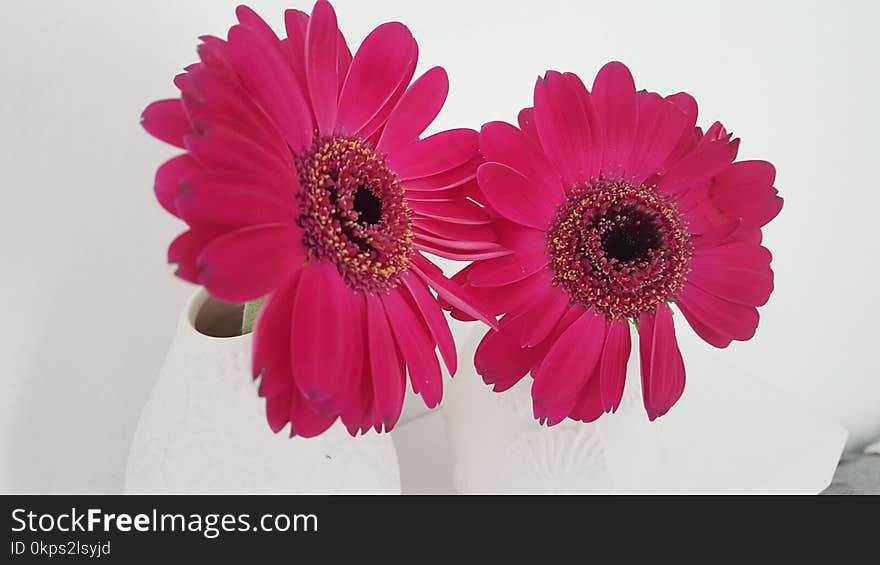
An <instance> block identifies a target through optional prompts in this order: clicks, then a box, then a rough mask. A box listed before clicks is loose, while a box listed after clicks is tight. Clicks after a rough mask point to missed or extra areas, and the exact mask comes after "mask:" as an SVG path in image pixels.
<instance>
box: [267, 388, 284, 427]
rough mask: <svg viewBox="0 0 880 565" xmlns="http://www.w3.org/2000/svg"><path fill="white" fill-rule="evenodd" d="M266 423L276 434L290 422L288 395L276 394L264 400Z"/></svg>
mask: <svg viewBox="0 0 880 565" xmlns="http://www.w3.org/2000/svg"><path fill="white" fill-rule="evenodd" d="M266 421H267V422H269V427H270V428H271V429H272V431H273V432H275V433H276V434H277V433H278V432H280V431H281V430H282V429H283V428H284V426H286V425H287V422H288V421H290V395H289V394H278V395H276V396H273V397H271V398H267V399H266Z"/></svg>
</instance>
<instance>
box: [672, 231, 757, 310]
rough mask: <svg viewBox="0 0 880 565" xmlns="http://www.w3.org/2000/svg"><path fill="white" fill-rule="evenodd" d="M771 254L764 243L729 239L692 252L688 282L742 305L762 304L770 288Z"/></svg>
mask: <svg viewBox="0 0 880 565" xmlns="http://www.w3.org/2000/svg"><path fill="white" fill-rule="evenodd" d="M771 259H772V256H771V255H770V252H769V251H768V250H767V249H765V248H764V247H761V246H758V245H751V244H746V243H733V244H728V245H722V246H720V247H715V248H712V249H709V250H706V251H704V252H701V253H698V254H696V255H695V256H694V257H693V259H691V262H690V268H691V272H690V274H689V275H688V283H690V284H693V285H696V286H698V287H700V288H701V289H702V290H705V291H706V292H707V293H709V294H712V295H714V296H717V297H719V298H723V299H725V300H728V301H730V302H736V303H738V304H743V305H746V306H763V305H764V304H766V303H767V301H768V300H769V299H770V294H771V293H772V292H773V271H772V270H771V269H770V261H771Z"/></svg>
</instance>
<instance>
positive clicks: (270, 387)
mask: <svg viewBox="0 0 880 565" xmlns="http://www.w3.org/2000/svg"><path fill="white" fill-rule="evenodd" d="M295 289H296V284H295V282H294V283H293V284H290V285H288V286H286V287H282V288H280V289H279V290H277V291H275V292H273V293H272V294H271V295H269V298H268V299H267V300H266V302H265V303H264V304H263V306H262V307H261V308H260V313H259V314H258V315H257V321H256V324H254V345H253V358H252V364H251V366H252V370H253V376H254V378H255V379H256V378H258V377H259V378H260V396H262V397H265V398H271V397H273V396H275V395H277V394H289V393H290V390H291V389H293V388H294V387H295V385H294V382H293V373H291V370H290V319H291V316H292V314H293V297H294V292H295Z"/></svg>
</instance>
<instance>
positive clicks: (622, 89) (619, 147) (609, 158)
mask: <svg viewBox="0 0 880 565" xmlns="http://www.w3.org/2000/svg"><path fill="white" fill-rule="evenodd" d="M593 103H594V104H595V105H596V112H597V113H598V115H599V119H600V120H601V122H602V132H603V140H604V157H603V159H602V172H603V173H605V174H606V175H607V176H611V177H620V176H622V175H623V174H624V171H625V170H626V165H627V162H628V160H629V157H630V154H631V153H632V148H633V143H634V141H635V136H636V124H637V123H638V103H637V100H636V86H635V83H634V82H633V77H632V74H630V72H629V69H628V68H626V65H624V64H623V63H618V62H612V63H608V64H607V65H605V66H604V67H602V69H600V70H599V73H598V74H597V75H596V80H595V81H594V82H593Z"/></svg>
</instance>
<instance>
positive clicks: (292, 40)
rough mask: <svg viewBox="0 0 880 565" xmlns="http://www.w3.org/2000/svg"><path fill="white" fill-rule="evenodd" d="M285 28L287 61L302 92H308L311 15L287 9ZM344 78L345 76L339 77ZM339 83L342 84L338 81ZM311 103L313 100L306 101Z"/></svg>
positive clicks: (285, 12)
mask: <svg viewBox="0 0 880 565" xmlns="http://www.w3.org/2000/svg"><path fill="white" fill-rule="evenodd" d="M284 28H285V30H286V31H287V39H286V40H284V44H285V47H286V48H287V59H288V61H290V68H291V70H292V71H293V76H294V77H295V78H296V83H297V84H298V85H299V87H300V92H303V93H306V92H308V86H307V82H308V79H307V78H306V34H307V33H308V29H309V15H308V14H306V13H305V12H303V11H301V10H294V9H287V10H285V11H284ZM338 76H339V77H344V76H345V75H338ZM338 82H340V83H341V82H342V80H341V79H338ZM306 102H307V103H310V102H311V100H306Z"/></svg>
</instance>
